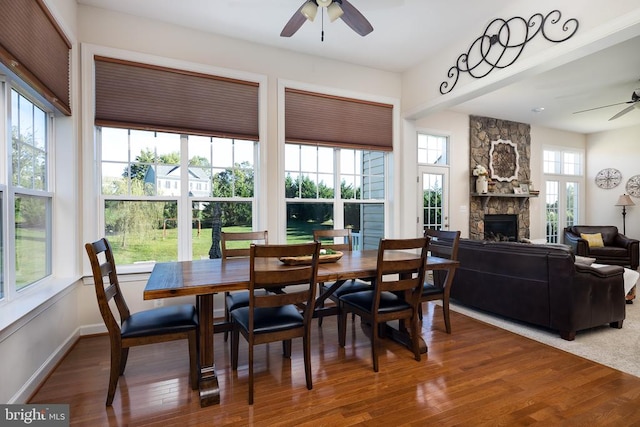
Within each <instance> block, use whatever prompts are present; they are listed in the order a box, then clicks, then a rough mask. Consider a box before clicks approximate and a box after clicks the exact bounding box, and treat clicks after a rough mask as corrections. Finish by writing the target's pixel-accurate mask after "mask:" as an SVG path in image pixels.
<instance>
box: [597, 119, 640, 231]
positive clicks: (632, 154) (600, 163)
mask: <svg viewBox="0 0 640 427" xmlns="http://www.w3.org/2000/svg"><path fill="white" fill-rule="evenodd" d="M629 114H640V111H632V112H630V113H629ZM638 135H640V126H632V127H628V128H624V129H619V130H615V131H609V132H600V133H594V134H590V135H588V136H587V209H586V211H587V218H586V223H587V224H592V225H615V226H617V227H618V229H620V232H622V207H620V206H614V205H615V204H616V202H617V201H618V197H619V196H620V195H622V194H623V193H627V191H626V189H625V186H626V183H627V180H628V179H629V178H631V177H632V176H634V175H637V174H640V161H639V160H640V138H639V137H638ZM604 168H616V169H618V170H619V171H620V172H622V182H621V183H620V185H618V186H617V187H615V188H612V189H610V190H604V189H601V188H599V187H598V186H596V184H595V176H596V174H597V173H598V172H599V171H600V170H602V169H604ZM631 199H632V200H633V201H634V202H635V203H636V204H637V206H631V207H629V208H627V215H626V233H627V236H629V237H632V238H634V239H640V199H638V198H635V197H632V198H631Z"/></svg>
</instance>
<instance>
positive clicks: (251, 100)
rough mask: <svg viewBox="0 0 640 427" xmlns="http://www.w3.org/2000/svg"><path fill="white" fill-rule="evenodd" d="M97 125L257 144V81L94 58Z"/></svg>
mask: <svg viewBox="0 0 640 427" xmlns="http://www.w3.org/2000/svg"><path fill="white" fill-rule="evenodd" d="M95 72H96V75H95V85H96V112H95V123H96V125H98V126H110V127H123V128H130V129H144V130H155V131H166V132H174V133H187V134H195V135H204V136H215V137H222V138H236V139H250V140H254V141H256V140H258V83H256V82H248V81H244V80H235V79H229V78H224V77H219V76H213V75H208V74H201V73H195V72H190V71H186V70H177V69H172V68H166V67H159V66H154V65H149V64H142V63H137V62H129V61H123V60H118V59H112V58H105V57H101V56H96V57H95Z"/></svg>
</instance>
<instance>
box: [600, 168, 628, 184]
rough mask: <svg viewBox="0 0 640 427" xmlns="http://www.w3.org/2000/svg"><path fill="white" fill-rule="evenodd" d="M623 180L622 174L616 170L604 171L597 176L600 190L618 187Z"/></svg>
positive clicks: (608, 169)
mask: <svg viewBox="0 0 640 427" xmlns="http://www.w3.org/2000/svg"><path fill="white" fill-rule="evenodd" d="M621 180H622V174H621V173H620V171H619V170H618V169H615V168H606V169H602V170H601V171H600V172H598V174H597V175H596V185H597V186H598V187H600V188H614V187H617V186H618V184H620V181H621Z"/></svg>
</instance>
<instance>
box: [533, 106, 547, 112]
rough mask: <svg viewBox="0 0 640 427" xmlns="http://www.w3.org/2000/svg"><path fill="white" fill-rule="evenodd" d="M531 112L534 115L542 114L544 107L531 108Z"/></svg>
mask: <svg viewBox="0 0 640 427" xmlns="http://www.w3.org/2000/svg"><path fill="white" fill-rule="evenodd" d="M531 111H533V112H534V113H542V112H543V111H544V107H536V108H532V109H531Z"/></svg>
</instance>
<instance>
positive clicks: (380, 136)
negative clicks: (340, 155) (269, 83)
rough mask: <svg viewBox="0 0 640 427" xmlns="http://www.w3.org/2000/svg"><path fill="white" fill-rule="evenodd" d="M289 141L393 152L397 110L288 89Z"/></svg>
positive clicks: (287, 130) (365, 102)
mask: <svg viewBox="0 0 640 427" xmlns="http://www.w3.org/2000/svg"><path fill="white" fill-rule="evenodd" d="M285 140H286V141H287V142H297V143H302V144H318V145H329V146H344V147H350V148H360V149H367V150H385V151H391V150H392V148H393V106H392V105H390V104H382V103H375V102H369V101H363V100H358V99H351V98H342V97H337V96H331V95H324V94H321V93H314V92H305V91H301V90H296V89H289V88H287V89H285Z"/></svg>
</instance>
